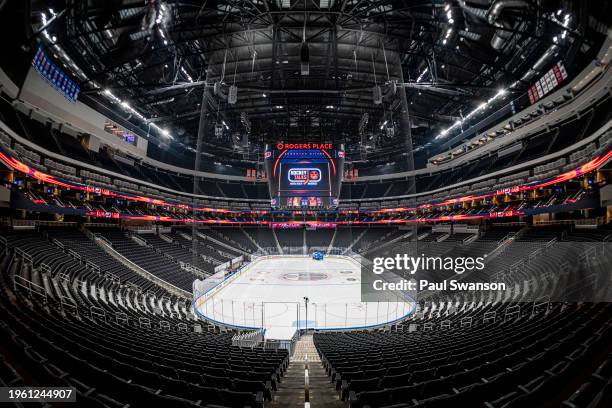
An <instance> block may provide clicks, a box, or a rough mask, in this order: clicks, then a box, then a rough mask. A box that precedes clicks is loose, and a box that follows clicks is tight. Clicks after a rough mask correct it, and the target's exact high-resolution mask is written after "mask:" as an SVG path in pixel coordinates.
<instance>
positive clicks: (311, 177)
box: [287, 168, 321, 185]
mask: <svg viewBox="0 0 612 408" xmlns="http://www.w3.org/2000/svg"><path fill="white" fill-rule="evenodd" d="M287 179H288V180H289V183H291V185H307V184H311V185H316V184H317V183H318V182H319V181H321V170H319V169H317V168H293V169H289V172H288V173H287Z"/></svg>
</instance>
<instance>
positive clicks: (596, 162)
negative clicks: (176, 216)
mask: <svg viewBox="0 0 612 408" xmlns="http://www.w3.org/2000/svg"><path fill="white" fill-rule="evenodd" d="M286 152H287V150H285V151H283V152H282V153H281V155H279V157H278V158H280V157H281V156H282V155H283V154H284V153H286ZM611 158H612V149H610V150H609V151H608V152H607V153H606V154H604V155H602V156H597V157H595V158H594V159H593V160H590V161H589V162H587V163H585V164H583V165H582V166H580V167H579V168H577V169H575V170H571V171H568V172H565V173H563V174H559V175H557V176H555V177H553V178H551V179H549V180H544V181H542V182H533V183H530V184H525V185H521V186H513V187H510V188H506V189H502V190H497V191H495V192H492V193H488V194H483V195H479V196H463V197H456V198H451V199H448V200H445V201H442V202H439V203H433V204H422V205H419V206H417V207H399V208H385V209H380V210H372V211H364V210H341V211H339V213H340V214H385V213H399V212H409V211H410V212H414V211H417V210H423V209H429V208H432V207H441V206H445V205H452V204H459V203H463V202H467V201H473V200H481V199H485V198H491V197H495V196H499V195H507V194H513V193H519V192H524V191H531V190H535V189H538V188H544V187H548V186H551V185H554V184H559V183H563V182H566V181H569V180H572V179H575V178H577V177H581V176H583V175H585V174H587V173H590V172H591V171H593V170H596V169H597V168H599V167H600V166H602V165H603V164H605V163H606V162H607V161H608V160H610V159H611ZM0 159H1V160H2V161H3V162H4V163H6V165H7V166H8V167H10V168H12V169H14V170H16V171H19V172H21V173H24V174H26V175H28V176H29V177H32V178H34V179H36V180H40V181H43V182H45V183H48V184H53V185H57V186H61V187H65V188H68V189H74V190H78V191H85V192H88V193H95V194H100V195H104V196H108V197H117V198H122V199H125V200H129V201H137V202H142V203H147V204H154V205H160V206H166V207H172V208H180V209H184V210H187V211H202V212H212V213H221V214H255V215H265V214H269V213H270V211H266V210H263V211H261V210H246V211H244V210H243V211H237V210H228V209H222V208H210V207H192V206H190V205H186V204H173V203H168V202H166V201H164V200H160V199H155V198H150V197H145V196H136V195H129V194H123V193H118V192H115V191H112V190H109V189H106V188H100V187H94V186H90V185H81V184H76V183H70V184H68V183H66V182H64V181H62V180H60V179H58V178H57V177H55V176H53V175H50V174H46V173H43V172H41V171H38V170H36V169H33V168H30V167H29V166H28V165H26V164H25V163H22V162H21V161H19V160H17V159H15V158H14V157H9V156H7V155H6V154H4V152H2V151H1V150H0ZM277 160H278V159H277ZM277 163H278V161H277ZM332 163H333V161H332ZM275 168H276V165H275Z"/></svg>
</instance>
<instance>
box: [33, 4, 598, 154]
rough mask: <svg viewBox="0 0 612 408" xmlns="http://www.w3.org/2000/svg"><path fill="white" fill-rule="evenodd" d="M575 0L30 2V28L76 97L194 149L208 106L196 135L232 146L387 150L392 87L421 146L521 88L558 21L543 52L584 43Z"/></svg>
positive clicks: (571, 49) (394, 137)
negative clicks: (61, 60) (60, 57)
mask: <svg viewBox="0 0 612 408" xmlns="http://www.w3.org/2000/svg"><path fill="white" fill-rule="evenodd" d="M585 3H588V2H583V1H574V2H572V1H562V0H539V1H535V0H534V1H523V0H466V1H463V0H444V1H442V0H433V1H432V0H428V1H425V0H410V1H409V0H405V1H399V0H395V1H386V0H382V1H365V0H336V1H334V0H235V1H212V0H207V1H192V0H184V1H171V0H168V1H161V0H157V1H156V0H148V1H143V0H88V1H77V0H65V1H33V2H31V3H28V7H29V8H30V9H29V14H30V16H31V25H32V36H36V35H39V36H42V35H41V33H43V31H44V33H43V34H45V36H46V37H47V39H46V40H47V41H48V42H50V43H51V44H50V45H53V44H57V45H59V46H61V49H62V50H63V51H64V52H65V54H66V55H67V56H68V57H69V58H70V59H71V62H73V63H74V65H75V67H76V66H78V69H79V70H81V71H82V72H81V73H79V77H80V79H81V80H82V84H83V85H82V88H83V91H82V93H83V100H85V101H88V102H89V103H93V104H98V103H99V104H101V105H104V106H106V107H110V108H111V109H114V110H115V111H116V112H117V113H118V114H119V115H121V116H123V117H124V118H128V119H129V120H132V121H134V122H135V123H138V120H137V119H138V117H137V116H138V114H140V115H142V116H143V117H145V118H146V119H149V120H150V122H149V123H154V124H156V125H157V126H159V128H160V129H165V131H166V136H168V138H171V139H172V140H173V141H175V142H179V143H184V144H185V145H186V146H194V145H195V139H196V137H197V133H198V124H199V122H200V111H201V103H202V101H203V100H206V101H207V104H208V112H209V113H208V116H207V120H206V122H205V125H206V127H207V129H208V131H209V133H207V137H206V140H205V141H206V142H207V143H213V144H218V145H231V146H237V145H240V143H241V142H242V141H243V140H246V139H243V138H242V137H243V136H244V135H245V134H248V135H249V139H250V142H251V143H252V144H255V145H256V144H258V143H253V142H263V141H268V140H304V139H317V140H319V139H320V140H325V141H336V142H340V141H342V142H347V143H350V144H354V143H356V142H359V141H361V142H367V143H375V142H377V143H378V145H379V146H381V145H385V144H387V145H389V144H390V145H392V146H394V148H397V147H398V143H400V142H401V143H403V142H402V140H403V139H402V138H401V136H400V135H399V133H401V132H399V131H395V132H394V133H392V132H387V130H386V128H387V127H390V125H392V124H397V123H398V122H399V120H398V119H399V117H400V115H401V112H400V110H401V109H400V97H399V95H400V92H398V89H399V88H400V87H404V88H405V89H406V95H407V100H408V103H409V111H410V117H411V124H412V126H411V127H412V138H413V143H414V145H415V146H417V147H418V146H421V147H422V146H423V145H425V144H426V143H428V142H431V140H432V139H433V137H434V136H435V135H437V134H439V132H440V131H441V130H442V129H444V128H447V127H448V126H450V125H452V124H453V123H454V122H455V121H456V120H458V118H460V117H461V116H462V115H465V114H466V113H467V112H469V111H470V110H472V109H474V108H475V107H476V106H478V105H479V104H480V103H482V101H483V100H487V99H489V98H491V97H492V96H493V95H495V94H496V93H497V92H498V91H499V90H500V89H506V90H508V91H509V95H512V94H513V93H519V92H524V90H525V88H526V87H527V86H528V85H529V84H530V82H529V80H524V81H521V78H524V77H525V75H526V73H528V72H529V69H530V68H531V67H532V66H533V64H534V63H535V62H536V61H537V60H538V59H539V58H541V57H542V55H543V54H545V53H546V52H547V50H549V49H550V47H551V46H552V45H553V44H555V41H556V40H554V38H555V36H557V35H558V34H559V32H560V29H561V30H564V29H567V31H568V33H567V35H568V36H569V38H568V41H566V42H565V43H563V44H557V45H558V46H557V47H556V49H554V52H555V55H556V56H560V57H559V58H561V57H562V58H573V56H574V55H575V53H576V50H577V48H579V46H580V45H581V44H583V43H588V41H589V40H588V38H587V37H586V35H585V31H586V30H585V28H584V25H585V17H584V16H586V15H587V14H586V13H585V10H584V9H585V7H586V6H585ZM43 14H44V15H43ZM566 14H570V15H571V16H572V20H571V23H570V24H568V26H566V27H563V24H564V23H563V21H562V19H561V17H557V16H562V15H566ZM42 37H44V36H42ZM43 40H44V38H43ZM557 42H558V41H557ZM306 54H307V55H306ZM306 60H307V61H308V70H307V71H308V72H307V73H306V72H305V70H304V69H303V61H306ZM68 65H70V64H68ZM529 79H531V78H529ZM233 85H234V86H235V87H236V89H237V100H236V101H235V102H234V101H229V99H231V98H228V94H229V93H230V87H231V86H233ZM376 86H380V92H381V94H382V98H381V99H382V101H381V102H380V103H378V102H379V101H375V99H376V98H375V97H374V95H373V94H374V93H375V92H376V91H374V90H373V89H374V88H375V87H376ZM204 87H207V92H206V98H205V99H203V89H204ZM230 102H233V103H230ZM127 106H129V107H130V109H127V108H126V107H127ZM134 111H135V112H137V114H134ZM366 119H367V120H366ZM215 125H217V127H218V128H219V129H222V130H223V134H222V135H220V134H218V135H217V136H215V133H214V132H213V127H214V126H215ZM395 129H396V130H399V129H397V126H396V127H395ZM160 139H163V138H160ZM259 144H260V143H259Z"/></svg>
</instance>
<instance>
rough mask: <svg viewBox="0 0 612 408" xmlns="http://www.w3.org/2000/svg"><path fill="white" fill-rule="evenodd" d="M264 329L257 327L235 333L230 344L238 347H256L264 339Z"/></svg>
mask: <svg viewBox="0 0 612 408" xmlns="http://www.w3.org/2000/svg"><path fill="white" fill-rule="evenodd" d="M264 332H265V330H263V329H259V330H254V331H251V332H246V333H239V334H235V335H234V336H233V337H232V346H238V347H249V348H253V347H257V346H261V344H262V343H263V341H264Z"/></svg>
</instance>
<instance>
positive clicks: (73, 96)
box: [32, 46, 81, 103]
mask: <svg viewBox="0 0 612 408" xmlns="http://www.w3.org/2000/svg"><path fill="white" fill-rule="evenodd" d="M32 66H33V67H34V69H35V70H36V71H38V73H39V74H40V75H41V76H42V77H43V78H44V79H45V80H46V81H47V82H48V83H49V85H51V86H52V87H53V88H55V89H56V90H57V91H59V92H60V93H61V94H62V95H64V96H65V97H66V99H68V100H69V101H70V102H73V103H74V102H76V100H77V97H78V96H79V92H80V91H81V87H80V86H79V85H78V84H77V83H76V82H75V81H73V80H72V79H71V78H70V76H68V74H66V73H65V72H64V71H62V70H61V69H60V68H59V67H58V66H57V65H55V63H54V62H53V61H52V60H51V59H50V58H49V57H48V56H47V54H46V53H45V51H44V50H43V48H42V46H41V47H38V50H37V51H36V54H35V55H34V59H33V60H32Z"/></svg>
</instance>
